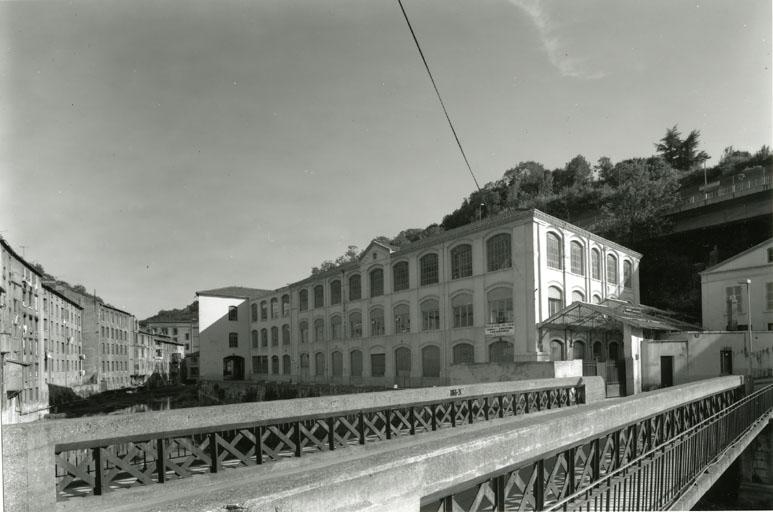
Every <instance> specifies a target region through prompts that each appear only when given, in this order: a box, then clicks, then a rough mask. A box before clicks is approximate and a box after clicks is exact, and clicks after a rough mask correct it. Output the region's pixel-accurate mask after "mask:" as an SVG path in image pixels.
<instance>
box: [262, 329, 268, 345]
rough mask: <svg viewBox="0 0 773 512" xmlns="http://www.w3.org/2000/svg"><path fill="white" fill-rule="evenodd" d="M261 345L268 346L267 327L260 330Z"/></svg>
mask: <svg viewBox="0 0 773 512" xmlns="http://www.w3.org/2000/svg"><path fill="white" fill-rule="evenodd" d="M260 346H261V347H267V346H268V329H266V328H265V327H264V328H263V329H261V330H260Z"/></svg>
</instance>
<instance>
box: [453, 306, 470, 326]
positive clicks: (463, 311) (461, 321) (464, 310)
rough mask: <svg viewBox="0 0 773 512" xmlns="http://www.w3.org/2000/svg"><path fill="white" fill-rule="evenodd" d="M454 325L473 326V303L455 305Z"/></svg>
mask: <svg viewBox="0 0 773 512" xmlns="http://www.w3.org/2000/svg"><path fill="white" fill-rule="evenodd" d="M454 327H472V304H462V305H460V306H454Z"/></svg>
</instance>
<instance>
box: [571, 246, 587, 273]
mask: <svg viewBox="0 0 773 512" xmlns="http://www.w3.org/2000/svg"><path fill="white" fill-rule="evenodd" d="M569 258H570V259H571V265H572V273H573V274H579V275H581V276H584V275H585V256H584V253H583V248H582V244H580V243H579V242H572V243H571V244H570V245H569Z"/></svg>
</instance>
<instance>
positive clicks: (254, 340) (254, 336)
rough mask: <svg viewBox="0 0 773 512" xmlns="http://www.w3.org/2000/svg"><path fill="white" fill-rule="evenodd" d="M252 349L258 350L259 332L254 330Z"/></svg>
mask: <svg viewBox="0 0 773 512" xmlns="http://www.w3.org/2000/svg"><path fill="white" fill-rule="evenodd" d="M251 334H252V348H258V331H256V330H255V329H253V330H252V333H251Z"/></svg>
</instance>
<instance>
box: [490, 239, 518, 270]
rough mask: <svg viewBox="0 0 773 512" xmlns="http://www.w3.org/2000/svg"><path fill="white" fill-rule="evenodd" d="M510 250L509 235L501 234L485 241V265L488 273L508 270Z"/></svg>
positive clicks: (510, 261) (510, 260)
mask: <svg viewBox="0 0 773 512" xmlns="http://www.w3.org/2000/svg"><path fill="white" fill-rule="evenodd" d="M511 253H512V250H511V248H510V234H509V233H501V234H499V235H494V236H492V237H491V238H489V239H488V240H486V264H487V268H488V271H489V272H493V271H495V270H501V269H503V268H510V267H511V266H512V259H511Z"/></svg>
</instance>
